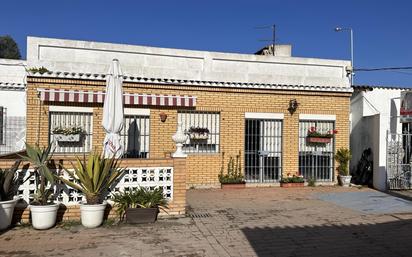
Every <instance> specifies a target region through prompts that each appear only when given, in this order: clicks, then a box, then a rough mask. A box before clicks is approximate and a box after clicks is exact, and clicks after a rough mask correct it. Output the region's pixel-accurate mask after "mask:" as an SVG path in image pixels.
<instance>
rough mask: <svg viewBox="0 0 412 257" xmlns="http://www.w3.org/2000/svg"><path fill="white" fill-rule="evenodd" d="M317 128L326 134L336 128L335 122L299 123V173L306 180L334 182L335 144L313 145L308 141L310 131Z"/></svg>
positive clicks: (332, 140) (306, 121)
mask: <svg viewBox="0 0 412 257" xmlns="http://www.w3.org/2000/svg"><path fill="white" fill-rule="evenodd" d="M311 127H315V128H316V129H317V131H319V132H323V133H326V132H327V131H330V130H333V129H334V128H335V123H334V122H333V121H316V120H313V121H309V120H305V121H300V122H299V172H300V173H301V175H302V176H303V177H304V178H305V179H315V180H316V181H333V179H334V176H333V169H334V161H333V154H334V148H335V143H334V139H333V138H332V139H331V142H330V143H325V144H312V143H309V142H308V141H307V135H308V131H309V129H310V128H311Z"/></svg>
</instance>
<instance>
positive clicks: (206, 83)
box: [29, 71, 353, 93]
mask: <svg viewBox="0 0 412 257" xmlns="http://www.w3.org/2000/svg"><path fill="white" fill-rule="evenodd" d="M29 76H32V77H40V78H65V79H90V80H105V79H106V75H105V74H92V73H76V72H60V71H55V72H51V71H49V72H45V73H42V74H40V73H39V72H29ZM123 80H124V82H137V83H148V84H163V85H183V86H199V87H225V88H247V89H272V90H294V91H299V90H300V91H325V92H341V93H351V92H353V89H352V88H351V87H333V86H329V87H328V86H314V85H281V84H264V83H242V82H219V81H200V80H185V79H166V78H143V77H136V76H127V75H125V76H123Z"/></svg>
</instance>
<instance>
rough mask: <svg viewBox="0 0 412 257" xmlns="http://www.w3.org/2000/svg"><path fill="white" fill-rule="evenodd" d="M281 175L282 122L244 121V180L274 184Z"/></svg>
mask: <svg viewBox="0 0 412 257" xmlns="http://www.w3.org/2000/svg"><path fill="white" fill-rule="evenodd" d="M281 174H282V121H281V120H266V119H246V121H245V179H246V181H247V182H252V183H270V182H276V181H278V180H279V179H280V178H281Z"/></svg>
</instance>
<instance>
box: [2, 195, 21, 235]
mask: <svg viewBox="0 0 412 257" xmlns="http://www.w3.org/2000/svg"><path fill="white" fill-rule="evenodd" d="M17 201H18V200H17V199H16V200H10V201H2V202H0V230H3V229H6V228H8V227H9V226H10V224H11V220H12V219H13V213H14V207H15V206H16V203H17Z"/></svg>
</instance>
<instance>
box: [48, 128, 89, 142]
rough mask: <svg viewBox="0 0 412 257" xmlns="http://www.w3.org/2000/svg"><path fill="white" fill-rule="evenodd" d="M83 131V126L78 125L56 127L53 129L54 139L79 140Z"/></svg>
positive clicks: (64, 140)
mask: <svg viewBox="0 0 412 257" xmlns="http://www.w3.org/2000/svg"><path fill="white" fill-rule="evenodd" d="M83 133H84V130H83V128H82V127H79V126H74V127H56V128H54V129H53V135H54V139H55V140H57V141H58V142H79V141H80V137H81V134H83Z"/></svg>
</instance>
